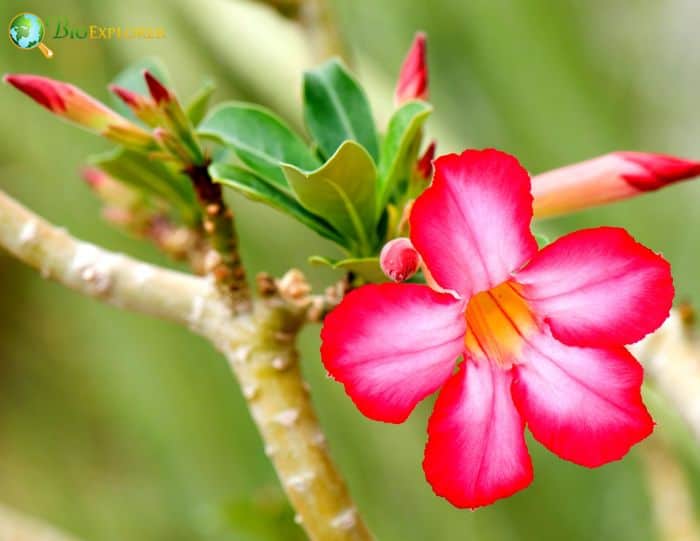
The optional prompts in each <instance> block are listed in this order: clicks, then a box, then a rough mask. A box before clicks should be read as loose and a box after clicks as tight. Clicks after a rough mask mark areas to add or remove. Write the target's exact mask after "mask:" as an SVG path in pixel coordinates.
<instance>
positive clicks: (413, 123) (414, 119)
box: [377, 101, 433, 212]
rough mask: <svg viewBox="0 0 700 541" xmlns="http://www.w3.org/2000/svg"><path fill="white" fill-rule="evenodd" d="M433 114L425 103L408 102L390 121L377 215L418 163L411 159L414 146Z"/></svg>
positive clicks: (381, 161) (381, 159) (380, 163)
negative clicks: (404, 176)
mask: <svg viewBox="0 0 700 541" xmlns="http://www.w3.org/2000/svg"><path fill="white" fill-rule="evenodd" d="M432 110H433V108H432V107H431V106H430V105H429V104H428V103H426V102H423V101H409V102H407V103H405V104H404V105H402V106H401V108H399V109H398V110H397V111H396V112H395V113H394V114H393V115H392V117H391V119H390V120H389V125H388V127H387V131H386V135H385V136H384V141H383V142H382V152H381V157H380V159H379V165H378V172H379V180H378V185H379V187H378V202H379V204H378V205H377V211H378V212H381V211H382V209H384V207H385V206H386V204H387V203H388V202H389V198H390V197H391V194H392V193H393V191H394V189H395V188H396V184H397V182H398V181H399V179H400V178H401V176H403V175H406V174H407V173H408V172H409V171H410V168H411V167H412V166H413V164H414V163H415V158H416V157H415V156H412V155H411V154H413V153H414V152H413V150H414V149H415V148H416V146H415V144H414V142H415V141H416V138H417V137H418V136H419V134H420V130H421V128H422V127H423V124H424V123H425V121H426V120H427V118H428V116H429V115H430V113H431V112H432Z"/></svg>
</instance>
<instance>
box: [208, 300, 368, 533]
mask: <svg viewBox="0 0 700 541" xmlns="http://www.w3.org/2000/svg"><path fill="white" fill-rule="evenodd" d="M304 317H305V315H304V313H303V312H300V311H296V310H293V309H290V308H289V306H288V305H287V304H286V303H284V302H283V301H281V300H280V299H279V298H272V299H268V300H266V301H264V302H259V303H257V304H256V306H255V310H254V312H253V313H252V314H250V315H241V316H239V317H238V318H237V320H238V324H237V325H236V326H227V327H221V326H220V318H219V317H217V316H216V315H212V314H210V313H208V311H207V312H205V313H204V314H203V316H202V320H201V321H200V322H199V325H196V326H195V330H197V331H198V332H200V333H202V334H203V335H204V336H207V337H209V338H210V339H211V340H212V341H213V342H214V343H215V344H216V345H217V347H218V348H219V349H220V350H221V352H222V353H223V354H224V355H225V356H226V358H227V359H228V361H229V363H230V365H231V368H232V369H233V371H234V372H235V374H236V375H237V376H238V380H239V382H240V384H241V386H242V388H243V394H244V396H245V398H246V400H247V402H248V405H249V407H250V411H251V413H252V416H253V419H254V421H255V423H256V424H257V426H258V428H259V430H260V434H261V435H262V438H263V441H264V443H265V453H266V454H267V455H268V457H269V458H270V460H271V461H272V463H273V464H274V466H275V469H276V470H277V474H278V476H279V478H280V481H281V483H282V485H283V488H284V490H285V491H286V493H287V495H288V497H289V500H290V501H291V503H292V505H293V507H294V509H295V510H296V512H297V517H296V520H297V522H298V523H300V525H301V526H302V527H303V528H304V529H305V531H306V532H307V534H308V535H309V537H310V538H311V539H312V540H315V541H364V540H370V539H372V536H371V534H370V532H369V530H368V529H367V526H366V525H365V523H364V522H363V520H362V518H361V517H360V516H359V514H358V512H357V509H356V508H355V506H354V504H353V502H352V500H351V499H350V494H349V492H348V490H347V487H346V485H345V482H344V481H343V479H342V477H341V476H340V473H339V472H338V470H337V469H336V467H335V465H334V464H333V462H332V459H331V457H330V455H329V453H328V449H327V447H326V441H325V437H324V435H323V432H322V431H321V427H320V425H319V423H318V419H317V418H316V414H315V413H314V411H313V407H312V404H311V400H310V397H309V389H308V387H307V386H306V383H305V382H304V381H303V379H302V376H301V372H300V368H299V363H298V353H297V351H296V349H295V339H296V334H297V331H298V327H299V326H300V325H301V324H302V322H303V319H304Z"/></svg>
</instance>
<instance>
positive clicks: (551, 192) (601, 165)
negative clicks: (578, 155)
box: [532, 152, 700, 218]
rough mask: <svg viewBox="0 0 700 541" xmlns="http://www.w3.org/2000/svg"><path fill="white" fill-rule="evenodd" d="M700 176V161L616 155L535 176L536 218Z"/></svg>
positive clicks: (533, 186)
mask: <svg viewBox="0 0 700 541" xmlns="http://www.w3.org/2000/svg"><path fill="white" fill-rule="evenodd" d="M698 175H700V162H698V161H692V160H685V159H682V158H676V157H674V156H667V155H664V154H651V153H645V152H613V153H611V154H605V155H603V156H599V157H598V158H593V159H591V160H587V161H584V162H581V163H576V164H573V165H568V166H565V167H561V168H559V169H554V170H553V171H548V172H546V173H542V174H539V175H536V176H534V177H532V195H533V197H534V203H533V208H534V212H535V217H538V218H544V217H549V216H556V215H559V214H565V213H569V212H575V211H577V210H581V209H585V208H589V207H594V206H597V205H602V204H604V203H611V202H613V201H618V200H621V199H627V198H630V197H634V196H636V195H640V194H643V193H645V192H649V191H653V190H658V189H659V188H663V187H664V186H667V185H669V184H672V183H674V182H678V181H681V180H685V179H689V178H692V177H696V176H698Z"/></svg>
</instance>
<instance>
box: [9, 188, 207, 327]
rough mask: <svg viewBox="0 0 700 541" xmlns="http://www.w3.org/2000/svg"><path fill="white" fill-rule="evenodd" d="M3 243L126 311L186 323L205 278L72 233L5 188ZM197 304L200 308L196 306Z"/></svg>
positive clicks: (29, 262) (203, 288)
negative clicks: (138, 258) (144, 260)
mask: <svg viewBox="0 0 700 541" xmlns="http://www.w3.org/2000/svg"><path fill="white" fill-rule="evenodd" d="M0 246H2V247H3V248H5V249H6V250H7V251H8V252H10V253H12V254H14V255H15V256H16V257H17V258H18V259H20V260H21V261H23V262H24V263H26V264H27V265H29V266H31V267H34V268H35V269H37V270H39V272H40V273H41V275H42V276H44V277H45V278H49V279H51V280H54V281H56V282H59V283H61V284H63V285H65V286H67V287H69V288H71V289H75V290H76V291H79V292H80V293H82V294H84V295H88V296H90V297H96V298H98V299H100V300H102V301H104V302H107V303H109V304H113V305H115V306H118V307H120V308H124V309H126V310H131V311H134V312H140V313H143V314H148V315H151V316H155V317H158V318H162V319H167V320H171V321H176V322H178V323H184V324H186V323H187V322H188V321H189V318H190V317H191V313H192V310H193V306H192V299H196V298H201V297H203V296H205V295H208V294H209V293H210V290H211V289H212V288H211V285H210V284H209V283H208V282H207V281H206V280H205V279H203V278H197V277H194V276H191V275H188V274H183V273H179V272H173V271H169V270H166V269H162V268H160V267H156V266H153V265H148V264H146V263H142V262H139V261H136V260H134V259H131V258H129V257H127V256H125V255H122V254H115V253H113V252H108V251H106V250H103V249H101V248H99V247H97V246H95V245H94V244H90V243H87V242H81V241H78V240H75V239H74V238H73V237H71V236H70V235H69V234H68V233H67V232H66V231H65V230H64V229H60V228H56V227H53V226H51V225H50V224H48V223H47V222H46V221H44V220H43V219H41V218H39V217H38V216H36V215H35V214H33V213H32V212H30V211H28V210H27V209H25V208H24V207H22V206H21V205H20V204H18V203H17V202H15V201H14V200H12V199H11V198H10V197H8V196H7V195H6V194H5V193H3V192H1V191H0ZM195 308H196V307H195Z"/></svg>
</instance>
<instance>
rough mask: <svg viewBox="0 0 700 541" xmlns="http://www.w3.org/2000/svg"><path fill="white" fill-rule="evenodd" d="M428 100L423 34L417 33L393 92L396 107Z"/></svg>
mask: <svg viewBox="0 0 700 541" xmlns="http://www.w3.org/2000/svg"><path fill="white" fill-rule="evenodd" d="M427 99H428V66H427V62H426V41H425V34H424V33H423V32H418V33H417V34H416V37H415V38H414V39H413V44H412V45H411V48H410V49H409V51H408V54H407V55H406V59H405V60H404V61H403V65H402V66H401V72H400V73H399V81H398V83H397V85H396V91H395V92H394V102H395V103H396V104H397V105H401V104H402V103H404V102H406V101H409V100H427Z"/></svg>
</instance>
